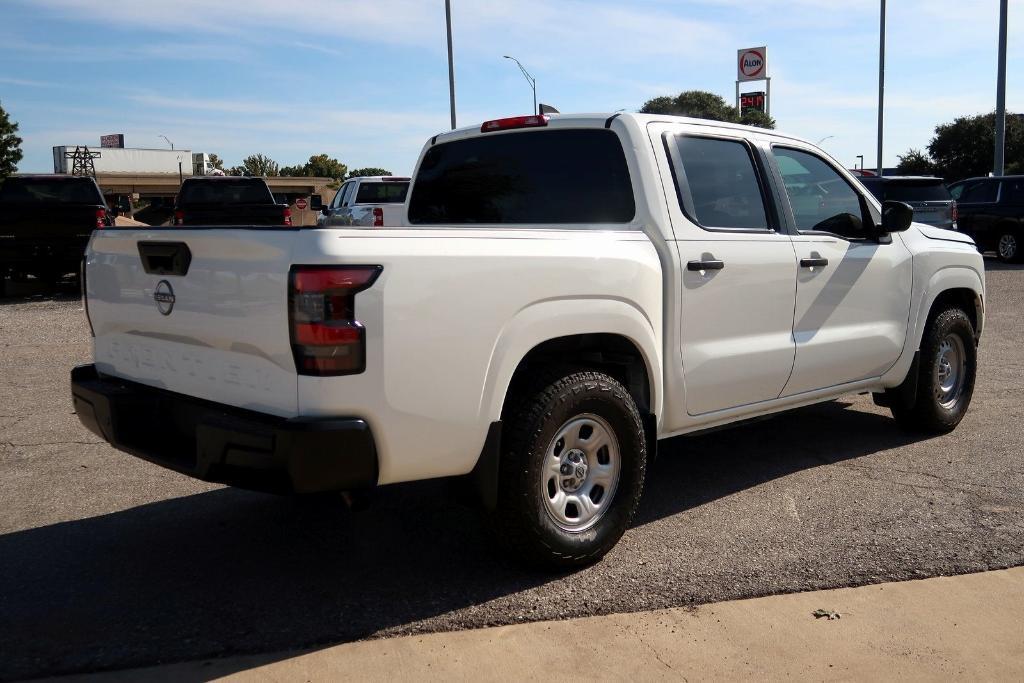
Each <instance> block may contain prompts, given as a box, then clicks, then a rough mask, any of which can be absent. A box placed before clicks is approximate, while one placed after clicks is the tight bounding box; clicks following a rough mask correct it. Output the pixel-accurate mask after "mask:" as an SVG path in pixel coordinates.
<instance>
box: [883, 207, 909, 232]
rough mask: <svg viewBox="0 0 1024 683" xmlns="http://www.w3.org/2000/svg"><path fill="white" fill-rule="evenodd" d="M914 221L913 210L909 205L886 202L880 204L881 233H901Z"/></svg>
mask: <svg viewBox="0 0 1024 683" xmlns="http://www.w3.org/2000/svg"><path fill="white" fill-rule="evenodd" d="M913 220H914V209H913V207H912V206H910V204H905V203H903V202H897V201H893V200H891V199H890V200H888V201H884V202H882V227H881V232H883V233H889V232H903V231H904V230H906V229H907V228H909V227H910V224H911V223H912V222H913Z"/></svg>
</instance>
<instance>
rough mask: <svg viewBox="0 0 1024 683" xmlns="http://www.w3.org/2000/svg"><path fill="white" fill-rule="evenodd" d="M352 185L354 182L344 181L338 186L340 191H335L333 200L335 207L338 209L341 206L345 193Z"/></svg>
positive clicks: (332, 204) (332, 203)
mask: <svg viewBox="0 0 1024 683" xmlns="http://www.w3.org/2000/svg"><path fill="white" fill-rule="evenodd" d="M350 187H352V183H344V184H343V185H342V186H341V187H339V188H338V191H337V192H335V193H334V199H333V200H332V201H331V206H332V207H333V208H335V209H337V208H338V207H339V206H341V203H342V202H343V201H345V193H346V192H348V190H349V188H350Z"/></svg>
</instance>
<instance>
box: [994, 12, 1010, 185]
mask: <svg viewBox="0 0 1024 683" xmlns="http://www.w3.org/2000/svg"><path fill="white" fill-rule="evenodd" d="M1008 4H1009V0H1001V1H1000V3H999V75H998V76H997V77H996V158H995V164H994V166H993V168H992V172H993V174H994V175H997V176H1001V175H1003V172H1004V171H1005V170H1006V169H1005V165H1004V161H1005V157H1004V154H1005V152H1006V6H1007V5H1008Z"/></svg>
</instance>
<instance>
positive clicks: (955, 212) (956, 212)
mask: <svg viewBox="0 0 1024 683" xmlns="http://www.w3.org/2000/svg"><path fill="white" fill-rule="evenodd" d="M952 214H953V222H954V223H956V221H957V219H958V218H960V210H959V209H957V208H956V202H953V206H952Z"/></svg>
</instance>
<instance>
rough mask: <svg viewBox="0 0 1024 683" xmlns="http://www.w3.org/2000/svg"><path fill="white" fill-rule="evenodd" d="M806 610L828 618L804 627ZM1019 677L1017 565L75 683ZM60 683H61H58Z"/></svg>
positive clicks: (1023, 664) (1022, 571) (1022, 628)
mask: <svg viewBox="0 0 1024 683" xmlns="http://www.w3.org/2000/svg"><path fill="white" fill-rule="evenodd" d="M818 609H824V610H829V611H833V612H838V613H839V614H840V615H841V616H840V618H838V619H834V620H829V619H827V618H815V617H814V616H812V612H814V611H815V610H818ZM221 677H227V678H228V679H231V680H239V681H329V680H339V679H341V680H345V679H348V680H360V681H378V680H379V681H393V680H444V681H461V680H466V681H487V680H522V679H527V678H529V679H549V680H551V679H558V680H578V679H588V680H616V681H619V680H628V679H632V680H644V681H647V680H684V679H734V678H738V677H758V678H767V679H771V680H775V679H781V678H803V679H811V678H813V679H823V678H828V679H870V680H879V679H887V680H891V679H895V678H899V679H914V680H919V679H926V680H927V679H932V680H934V679H948V678H962V679H974V680H977V679H982V680H1021V678H1022V677H1024V567H1019V568H1015V569H1008V570H1003V571H993V572H987V573H982V574H969V575H964V576H956V577H942V578H934V579H925V580H921V581H908V582H903V583H887V584H878V585H873V586H863V587H860V588H843V589H838V590H829V591H820V592H812V593H797V594H790V595H778V596H772V597H766V598H757V599H753V600H739V601H735V602H724V603H717V604H710V605H704V606H701V607H698V608H695V609H693V610H686V609H670V610H661V611H655V612H643V613H639V614H616V615H611V616H603V617H590V618H585V619H575V620H570V621H555V622H538V623H532V624H522V625H517V626H504V627H499V628H490V629H481V630H476V631H462V632H455V633H437V634H430V635H423V636H408V637H401V638H391V639H384V640H373V641H364V642H358V643H349V644H346V645H337V646H334V647H327V648H323V649H319V650H314V651H305V652H291V653H279V654H272V655H256V656H248V657H236V658H230V659H222V660H208V661H202V662H189V663H183V664H172V665H169V666H162V667H154V668H150V669H137V670H133V671H123V672H115V673H109V674H102V675H91V676H82V677H76V679H77V680H104V681H111V680H114V681H121V680H123V681H129V680H131V681H134V680H145V681H181V680H208V679H212V678H221ZM64 680H65V681H66V680H67V679H64Z"/></svg>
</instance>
